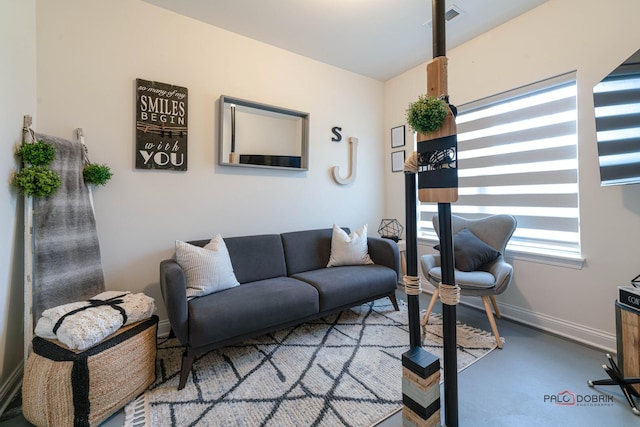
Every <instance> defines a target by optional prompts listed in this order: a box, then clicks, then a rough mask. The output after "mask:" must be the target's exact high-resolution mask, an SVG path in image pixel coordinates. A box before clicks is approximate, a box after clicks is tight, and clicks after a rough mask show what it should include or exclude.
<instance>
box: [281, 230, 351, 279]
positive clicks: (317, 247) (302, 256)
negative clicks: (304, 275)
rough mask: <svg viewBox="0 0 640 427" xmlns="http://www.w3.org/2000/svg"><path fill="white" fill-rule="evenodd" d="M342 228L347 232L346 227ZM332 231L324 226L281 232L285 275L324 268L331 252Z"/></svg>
mask: <svg viewBox="0 0 640 427" xmlns="http://www.w3.org/2000/svg"><path fill="white" fill-rule="evenodd" d="M342 229H343V230H345V231H346V232H347V233H349V229H348V228H344V227H343V228H342ZM332 233H333V230H332V229H331V228H325V229H320V230H307V231H293V232H289V233H283V234H281V235H280V236H281V237H282V245H283V247H284V256H285V259H286V262H287V275H288V276H291V275H292V274H296V273H300V272H302V271H310V270H318V269H320V268H325V267H326V266H327V263H328V262H329V255H330V254H331V235H332Z"/></svg>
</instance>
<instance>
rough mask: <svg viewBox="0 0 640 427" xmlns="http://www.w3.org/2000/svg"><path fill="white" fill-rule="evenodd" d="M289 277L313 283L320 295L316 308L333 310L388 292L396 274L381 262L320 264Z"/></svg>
mask: <svg viewBox="0 0 640 427" xmlns="http://www.w3.org/2000/svg"><path fill="white" fill-rule="evenodd" d="M292 277H294V278H296V279H299V280H304V281H305V282H307V283H309V284H311V285H313V286H314V287H315V288H316V289H317V290H318V294H319V295H320V311H326V310H333V309H336V308H339V307H343V306H347V305H353V303H357V302H360V301H363V300H371V299H374V298H375V297H376V296H379V297H382V296H384V295H388V294H390V293H392V292H393V291H394V290H395V289H396V288H397V283H398V275H397V273H396V272H395V271H394V270H393V269H391V268H389V267H384V266H382V265H376V264H370V265H352V266H341V267H331V268H322V269H319V270H313V271H305V272H301V273H297V274H294V275H293V276H292Z"/></svg>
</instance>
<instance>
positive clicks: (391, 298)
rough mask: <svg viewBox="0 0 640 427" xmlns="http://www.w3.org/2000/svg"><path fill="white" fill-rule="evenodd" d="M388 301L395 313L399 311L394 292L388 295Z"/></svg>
mask: <svg viewBox="0 0 640 427" xmlns="http://www.w3.org/2000/svg"><path fill="white" fill-rule="evenodd" d="M389 299H390V300H391V304H393V309H394V310H395V311H400V307H398V299H397V298H396V294H395V292H394V293H392V294H390V295H389Z"/></svg>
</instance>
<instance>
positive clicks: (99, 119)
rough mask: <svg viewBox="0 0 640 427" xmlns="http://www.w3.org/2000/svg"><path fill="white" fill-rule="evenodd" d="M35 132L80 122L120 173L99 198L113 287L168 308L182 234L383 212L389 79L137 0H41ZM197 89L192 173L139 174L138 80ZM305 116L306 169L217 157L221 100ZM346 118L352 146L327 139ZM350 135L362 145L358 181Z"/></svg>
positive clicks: (69, 129) (192, 108)
mask: <svg viewBox="0 0 640 427" xmlns="http://www.w3.org/2000/svg"><path fill="white" fill-rule="evenodd" d="M37 58H38V61H37V87H38V104H37V113H38V118H39V120H38V131H39V132H43V133H48V134H53V135H57V136H62V137H69V138H71V137H72V133H73V130H74V129H75V128H77V127H82V128H83V130H84V136H85V142H86V144H87V145H88V147H89V155H90V158H91V160H92V161H94V162H98V163H107V164H108V165H109V166H110V167H111V169H112V171H113V172H114V177H113V178H112V180H111V182H109V183H108V184H107V186H106V187H101V188H98V189H97V190H96V191H95V192H94V200H95V207H96V216H97V226H98V234H99V239H100V243H101V249H102V261H103V268H104V272H105V280H106V284H107V287H108V288H109V289H114V290H131V291H136V292H142V291H144V292H146V293H147V294H149V295H151V296H153V297H154V298H156V301H157V303H158V306H159V308H160V309H159V312H158V314H159V315H160V318H161V320H162V319H165V318H166V316H165V311H164V306H163V303H162V298H161V295H160V290H159V286H158V264H159V262H160V261H161V260H162V259H165V258H168V257H170V256H172V255H173V247H174V241H175V239H182V240H189V239H201V238H208V237H213V235H214V234H215V233H221V234H222V235H223V236H235V235H250V234H256V233H279V232H283V231H292V230H301V229H307V228H324V227H331V225H332V224H333V223H334V222H335V223H338V224H342V225H346V226H349V227H358V226H359V225H361V224H363V223H369V224H370V228H372V229H373V233H375V230H377V224H378V223H379V222H380V218H381V217H382V212H383V207H384V206H383V192H382V191H381V188H382V186H383V182H384V181H383V175H382V174H381V173H380V169H381V168H383V167H384V166H386V163H385V164H384V165H383V156H382V155H383V153H382V150H381V148H380V147H381V145H382V144H383V137H382V135H383V134H382V129H383V127H382V126H383V107H382V105H383V96H384V86H383V84H382V83H381V82H379V81H376V80H373V79H370V78H366V77H362V76H359V75H356V74H354V73H350V72H346V71H343V70H340V69H337V68H335V67H331V66H328V65H325V64H322V63H319V62H317V61H312V60H310V59H307V58H304V57H301V56H299V55H295V54H292V53H290V52H287V51H283V50H281V49H277V48H274V47H272V46H269V45H266V44H263V43H259V42H256V41H253V40H251V39H248V38H245V37H240V36H238V35H235V34H233V33H230V32H227V31H224V30H221V29H219V28H215V27H212V26H209V25H206V24H203V23H201V22H199V21H196V20H193V19H190V18H185V17H183V16H180V15H177V14H175V13H173V12H169V11H166V10H164V9H161V8H158V7H156V6H153V5H150V4H148V3H145V2H142V1H137V0H136V1H130V0H118V1H109V2H103V1H85V0H60V1H56V2H50V1H38V2H37ZM136 78H143V79H147V80H154V81H159V82H163V83H169V84H174V85H179V86H184V87H187V88H188V90H189V105H188V111H189V117H188V125H189V136H188V171H187V172H169V171H153V170H136V169H135V168H134V156H133V155H134V146H135V141H134V121H135V120H134V118H135V113H134V111H135V110H134V103H135V92H134V81H135V79H136ZM222 94H224V95H229V96H233V97H238V98H243V99H248V100H252V101H256V102H261V103H266V104H271V105H277V106H281V107H285V108H291V109H294V110H299V111H306V112H309V113H310V149H309V151H310V163H309V171H308V172H292V171H274V170H258V169H249V168H233V167H232V168H229V167H223V166H218V164H217V153H218V150H217V146H216V143H217V141H216V140H217V135H218V126H217V124H216V121H217V117H218V113H217V112H218V107H217V104H218V99H219V97H220V95H222ZM333 126H341V127H342V129H343V135H344V137H345V138H344V140H343V141H342V142H341V143H335V142H332V141H331V137H332V136H333V134H332V133H331V128H332V127H333ZM349 136H353V137H358V138H359V139H360V144H359V151H358V166H359V167H358V174H357V178H356V180H355V183H353V184H351V185H347V186H339V185H337V184H336V183H335V182H334V181H333V179H332V178H331V175H330V172H329V170H330V168H331V167H332V166H334V165H340V166H341V169H342V170H343V171H344V173H346V172H347V171H348V154H349V151H348V145H347V143H346V138H347V137H349Z"/></svg>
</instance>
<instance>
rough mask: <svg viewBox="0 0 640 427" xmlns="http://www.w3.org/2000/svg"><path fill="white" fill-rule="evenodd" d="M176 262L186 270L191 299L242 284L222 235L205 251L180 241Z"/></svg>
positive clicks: (188, 294)
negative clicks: (237, 277) (235, 272)
mask: <svg viewBox="0 0 640 427" xmlns="http://www.w3.org/2000/svg"><path fill="white" fill-rule="evenodd" d="M176 261H177V262H178V264H179V265H180V267H182V269H183V270H184V275H185V278H186V283H187V290H186V293H187V297H188V298H193V297H197V296H201V295H207V294H211V293H214V292H220V291H222V290H224V289H228V288H231V287H234V286H238V285H239V283H238V280H237V279H236V276H235V274H234V272H233V266H232V265H231V260H230V259H229V252H228V251H227V247H226V245H225V244H224V240H223V239H222V237H221V236H220V235H219V234H218V235H216V236H215V237H214V238H213V239H211V241H210V242H209V243H208V244H207V245H206V246H205V247H204V248H201V247H198V246H194V245H191V244H189V243H186V242H183V241H181V240H176Z"/></svg>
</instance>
